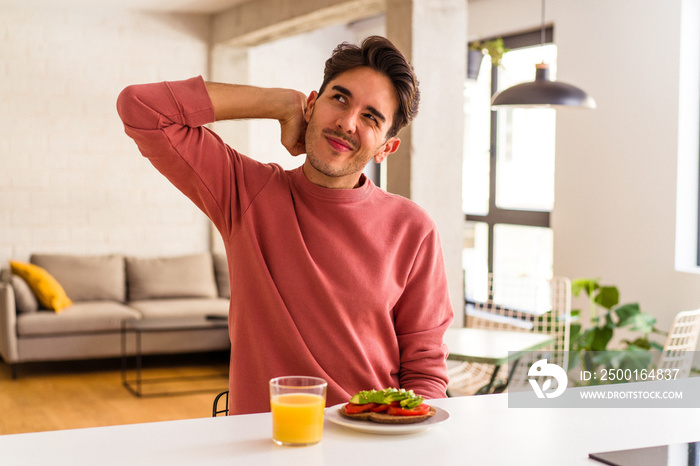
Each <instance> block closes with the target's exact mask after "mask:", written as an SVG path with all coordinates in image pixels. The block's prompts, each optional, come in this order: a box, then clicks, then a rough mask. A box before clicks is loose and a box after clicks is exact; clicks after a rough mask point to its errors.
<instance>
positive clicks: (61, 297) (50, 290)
mask: <svg viewBox="0 0 700 466" xmlns="http://www.w3.org/2000/svg"><path fill="white" fill-rule="evenodd" d="M10 269H11V270H12V273H14V274H15V275H19V276H20V277H22V278H23V279H24V281H26V282H27V284H28V285H29V286H30V287H31V289H32V291H33V292H34V294H35V295H36V297H37V298H38V299H39V302H40V303H41V305H42V306H44V307H45V308H47V309H51V310H53V311H55V312H56V313H59V312H61V311H63V310H64V309H65V308H67V307H69V306H70V305H71V304H73V301H71V299H70V298H69V297H68V296H67V295H66V292H65V290H64V289H63V287H62V286H61V284H60V283H59V282H58V281H57V280H56V279H55V278H54V277H53V276H52V275H51V274H50V273H49V272H48V271H46V270H45V269H44V268H42V267H39V266H37V265H34V264H26V263H24V262H17V261H10Z"/></svg>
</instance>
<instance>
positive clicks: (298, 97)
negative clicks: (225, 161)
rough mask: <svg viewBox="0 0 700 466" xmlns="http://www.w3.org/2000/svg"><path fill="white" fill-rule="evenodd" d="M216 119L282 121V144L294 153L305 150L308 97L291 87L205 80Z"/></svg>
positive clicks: (301, 152)
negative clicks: (271, 86) (268, 86)
mask: <svg viewBox="0 0 700 466" xmlns="http://www.w3.org/2000/svg"><path fill="white" fill-rule="evenodd" d="M205 85H206V88H207V92H208V93H209V98H210V99H211V102H212V105H213V106H214V117H215V118H216V120H241V119H255V118H269V119H273V120H277V121H279V122H280V126H281V130H282V136H281V142H282V145H283V146H284V147H285V148H286V149H287V150H288V151H289V153H290V154H292V155H299V154H303V153H304V152H306V146H305V144H304V134H305V131H306V122H305V120H304V112H305V111H306V105H307V100H306V96H305V95H304V94H303V93H301V92H299V91H295V90H292V89H280V88H262V87H255V86H246V85H241V84H221V83H211V82H208V83H205Z"/></svg>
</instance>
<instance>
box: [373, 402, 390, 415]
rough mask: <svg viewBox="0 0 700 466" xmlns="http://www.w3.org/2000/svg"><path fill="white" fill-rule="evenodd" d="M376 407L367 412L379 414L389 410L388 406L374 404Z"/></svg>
mask: <svg viewBox="0 0 700 466" xmlns="http://www.w3.org/2000/svg"><path fill="white" fill-rule="evenodd" d="M375 404H376V406H375V407H374V408H370V409H369V410H370V411H372V412H373V413H381V412H384V411H386V410H387V409H389V405H384V404H379V403H375Z"/></svg>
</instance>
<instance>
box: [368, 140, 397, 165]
mask: <svg viewBox="0 0 700 466" xmlns="http://www.w3.org/2000/svg"><path fill="white" fill-rule="evenodd" d="M399 144H401V139H399V138H397V137H393V138H389V139H387V140H386V142H385V143H384V146H382V150H381V151H380V152H379V153H377V155H375V156H374V161H375V162H377V163H382V162H383V161H384V159H385V158H387V157H388V156H389V154H393V153H394V152H396V151H397V150H398V148H399Z"/></svg>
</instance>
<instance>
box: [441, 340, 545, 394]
mask: <svg viewBox="0 0 700 466" xmlns="http://www.w3.org/2000/svg"><path fill="white" fill-rule="evenodd" d="M443 341H444V343H445V344H446V345H447V349H448V351H449V354H448V356H447V358H448V359H452V360H457V361H464V362H474V363H481V364H491V365H493V366H494V369H493V372H492V375H491V378H490V380H489V382H488V384H487V385H486V387H485V388H484V390H485V391H486V392H487V393H489V392H491V390H492V387H493V385H494V382H495V380H496V375H497V374H498V372H499V369H500V368H501V366H503V365H504V364H509V363H510V364H511V371H510V373H509V376H508V379H507V380H506V381H505V383H504V384H503V386H502V387H500V388H501V389H505V388H506V387H507V386H508V382H509V380H510V379H511V376H512V372H513V371H512V370H513V369H514V368H515V367H516V365H517V362H518V361H519V360H520V358H521V357H522V356H523V355H524V354H526V353H528V352H531V351H536V350H538V349H541V348H544V347H547V346H550V345H552V344H553V343H554V337H553V336H552V335H547V334H543V333H535V332H514V331H509V330H494V329H482V328H470V327H450V328H448V329H447V331H446V332H445V336H444V338H443Z"/></svg>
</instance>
